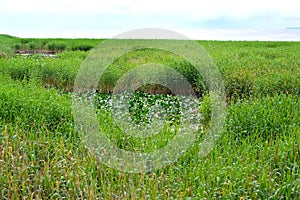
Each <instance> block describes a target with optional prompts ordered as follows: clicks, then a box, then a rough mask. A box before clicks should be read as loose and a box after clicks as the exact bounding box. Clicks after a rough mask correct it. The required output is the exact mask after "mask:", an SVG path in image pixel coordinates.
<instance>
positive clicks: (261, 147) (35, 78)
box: [0, 35, 300, 199]
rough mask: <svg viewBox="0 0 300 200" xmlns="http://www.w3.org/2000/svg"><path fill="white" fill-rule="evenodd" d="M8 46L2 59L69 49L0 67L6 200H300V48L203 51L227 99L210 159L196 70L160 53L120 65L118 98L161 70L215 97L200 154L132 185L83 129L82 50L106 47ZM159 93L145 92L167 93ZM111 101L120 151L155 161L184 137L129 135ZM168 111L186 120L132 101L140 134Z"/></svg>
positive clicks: (148, 98) (143, 97) (155, 98)
mask: <svg viewBox="0 0 300 200" xmlns="http://www.w3.org/2000/svg"><path fill="white" fill-rule="evenodd" d="M2 38H3V39H2ZM0 41H1V42H0V44H2V46H1V45H0V49H1V50H2V49H5V48H7V49H9V48H11V49H13V46H10V45H12V44H16V43H20V44H23V43H24V45H25V44H28V43H30V42H33V43H36V44H37V43H39V42H41V41H47V44H51V43H53V44H59V43H60V44H62V43H63V44H65V51H64V52H60V53H59V54H57V57H55V58H50V57H43V56H39V55H34V56H28V57H23V56H17V55H13V54H6V55H5V57H4V58H0V74H1V75H0V185H1V187H0V199H20V198H22V199H38V198H48V199H62V198H66V199H75V198H79V199H205V198H206V199H241V198H243V199H299V197H300V192H299V191H300V170H299V169H300V167H299V163H300V162H299V150H300V148H299V142H300V102H299V95H300V71H299V70H300V59H299V55H298V52H299V50H300V43H296V42H218V41H199V43H200V44H201V45H203V47H204V48H205V49H206V50H207V51H208V52H209V53H210V55H211V57H212V59H213V60H214V62H215V64H216V65H217V66H218V68H219V70H220V71H221V73H222V76H223V79H224V83H225V86H226V95H227V116H226V122H225V125H224V130H223V133H222V135H221V136H220V138H219V139H218V141H217V143H216V145H215V146H214V148H213V150H212V151H211V152H210V153H209V154H208V155H207V156H205V157H203V158H201V159H199V157H198V151H199V148H200V145H199V144H201V142H202V141H203V139H204V137H205V135H206V134H207V130H208V129H207V128H208V124H209V122H210V117H211V108H210V104H211V102H210V98H209V96H208V95H207V91H206V87H205V84H204V83H203V82H202V79H201V77H199V76H197V75H195V74H194V72H195V71H193V70H190V64H189V63H187V62H186V61H185V60H183V59H181V58H179V57H176V56H175V57H174V55H172V54H170V53H167V52H162V51H154V50H151V49H150V50H140V51H136V52H132V53H129V54H126V55H124V56H123V57H120V58H119V59H118V60H116V61H115V62H114V63H113V64H112V65H111V66H110V67H109V69H108V71H107V72H106V74H105V77H104V78H103V79H102V80H101V81H100V84H103V85H101V86H102V88H105V92H107V93H109V92H111V90H112V88H113V87H114V85H115V82H116V80H117V79H118V78H119V77H121V76H122V75H123V74H124V73H125V72H126V71H128V70H130V69H132V68H133V67H135V66H137V65H139V64H143V63H147V62H153V61H157V62H159V63H161V64H167V65H169V66H172V67H174V68H175V69H177V70H178V71H180V72H181V73H182V74H184V75H185V77H187V79H188V80H189V81H190V82H191V84H192V86H193V88H194V89H195V90H196V91H198V92H199V94H203V95H204V97H203V101H202V102H201V104H200V106H199V110H200V111H201V113H202V115H203V116H202V120H201V126H202V129H201V130H199V131H198V132H197V133H196V136H197V137H196V142H195V143H194V145H193V146H191V147H190V148H189V149H188V150H187V152H186V153H185V154H183V155H182V156H181V157H180V158H179V160H177V161H176V162H174V163H173V164H171V165H169V166H166V167H163V168H161V169H159V170H155V171H152V172H148V173H138V174H134V173H133V174H131V173H125V172H120V171H117V170H115V169H112V168H109V167H107V166H105V165H104V164H102V163H100V162H98V160H97V157H96V155H94V154H93V153H91V152H89V151H88V150H87V148H86V147H85V146H84V144H83V143H82V141H81V140H80V137H79V135H80V133H78V131H76V130H75V126H74V119H73V115H72V108H71V104H72V94H71V93H70V92H71V91H72V90H73V83H74V79H75V76H76V73H77V71H78V69H79V67H80V64H81V62H82V61H83V60H84V58H85V57H86V56H87V55H88V53H89V52H85V49H84V48H83V47H82V48H81V47H80V48H81V49H80V48H79V46H80V45H81V44H86V45H91V46H93V47H95V46H96V45H97V42H99V41H101V40H88V39H85V40H67V39H66V40H65V39H51V40H50V39H49V40H48V39H23V38H11V37H8V36H2V35H0ZM22 41H24V42H23V43H22ZM25 41H27V42H25ZM50 42H51V43H50ZM47 44H46V43H45V45H47ZM76 45H78V48H77V47H76V48H74V49H72V47H74V46H76ZM33 46H34V45H32V47H33ZM28 48H29V47H28ZM73 50H76V51H73ZM78 50H79V51H78ZM12 52H13V51H12ZM155 87H156V88H155ZM155 87H152V86H147V87H145V88H141V90H143V91H146V92H150V93H151V92H153V93H160V92H162V91H163V89H164V88H162V87H158V86H155ZM110 97H111V95H110V94H97V95H96V96H95V97H94V98H95V99H94V100H95V104H96V107H97V109H98V119H99V121H100V125H101V126H102V127H103V128H104V130H105V131H106V134H107V136H108V137H109V138H110V140H111V141H113V143H114V144H115V145H117V146H118V147H120V148H123V149H126V150H129V151H136V152H139V151H140V152H151V151H153V150H155V149H158V148H160V147H162V146H165V145H166V144H167V143H168V142H169V141H170V140H171V139H172V138H173V137H174V132H172V131H170V129H169V126H166V127H165V129H164V130H162V131H161V132H160V133H159V134H158V135H156V136H154V137H149V138H144V139H137V138H134V137H132V136H130V135H128V134H126V132H123V131H121V130H120V128H118V126H116V125H114V124H113V121H112V118H111V114H110V113H109V112H108V111H109V109H110V107H109V103H108V101H109V99H110ZM157 102H160V103H159V104H160V105H162V106H165V109H166V110H168V116H169V118H170V119H175V122H176V120H180V118H177V117H178V110H177V108H178V107H177V106H176V100H175V97H174V96H171V95H166V94H145V93H138V94H136V96H135V97H133V98H132V100H131V103H132V104H131V107H130V109H131V110H130V112H131V113H132V120H133V122H135V123H140V122H141V121H144V122H145V121H147V120H148V118H147V117H146V114H147V112H149V110H150V106H151V105H154V104H156V103H157ZM172 105H173V107H172ZM168 106H169V107H168ZM117 114H118V113H117ZM100 119H102V120H100Z"/></svg>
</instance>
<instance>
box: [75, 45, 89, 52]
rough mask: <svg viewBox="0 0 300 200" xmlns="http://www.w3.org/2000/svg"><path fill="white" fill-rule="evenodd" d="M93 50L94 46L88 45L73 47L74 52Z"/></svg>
mask: <svg viewBox="0 0 300 200" xmlns="http://www.w3.org/2000/svg"><path fill="white" fill-rule="evenodd" d="M92 48H93V46H92V45H88V44H82V45H76V46H73V47H72V51H89V50H91V49H92Z"/></svg>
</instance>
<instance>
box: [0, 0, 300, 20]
mask: <svg viewBox="0 0 300 200" xmlns="http://www.w3.org/2000/svg"><path fill="white" fill-rule="evenodd" d="M0 5H1V8H0V10H2V12H11V13H77V14H83V15H84V14H89V13H101V14H105V13H108V14H125V15H139V16H140V15H149V14H153V15H155V14H159V15H162V16H164V15H169V14H181V15H186V16H185V17H186V18H192V19H196V18H215V17H219V16H226V17H230V18H236V17H242V18H243V17H244V18H245V17H249V16H252V15H256V14H257V13H259V14H264V13H276V14H278V15H280V16H286V17H291V16H292V17H295V16H299V15H300V1H299V0H285V1H282V0H272V1H271V0H264V1H262V0H253V1H249V0H247V1H245V0H171V1H169V0H127V1H125V0H48V1H41V0H1V3H0Z"/></svg>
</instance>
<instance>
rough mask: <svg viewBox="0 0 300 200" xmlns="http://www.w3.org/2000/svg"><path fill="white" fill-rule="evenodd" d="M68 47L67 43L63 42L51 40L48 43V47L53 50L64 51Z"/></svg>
mask: <svg viewBox="0 0 300 200" xmlns="http://www.w3.org/2000/svg"><path fill="white" fill-rule="evenodd" d="M66 47H67V45H66V44H65V43H62V42H50V43H48V44H47V48H48V49H49V50H51V51H63V50H65V49H66Z"/></svg>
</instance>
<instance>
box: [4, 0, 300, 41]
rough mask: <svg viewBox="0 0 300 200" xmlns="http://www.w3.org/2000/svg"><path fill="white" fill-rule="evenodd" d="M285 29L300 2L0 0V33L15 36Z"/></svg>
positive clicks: (299, 21)
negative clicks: (155, 29) (144, 29)
mask: <svg viewBox="0 0 300 200" xmlns="http://www.w3.org/2000/svg"><path fill="white" fill-rule="evenodd" d="M287 27H300V0H272V1H271V0H252V1H250V0H246V1H245V0H171V1H169V0H105V1H104V0H46V1H42V0H0V33H8V34H12V35H16V36H24V35H25V36H27V35H28V34H32V36H33V37H39V36H41V37H47V36H48V37H55V36H57V35H60V34H61V36H64V35H66V36H68V34H69V35H70V36H74V34H76V33H77V34H78V36H79V37H82V35H80V34H84V33H93V31H94V32H95V33H96V32H97V31H98V33H100V32H101V31H102V32H103V33H104V32H105V31H113V30H114V31H116V33H118V31H120V30H131V29H138V28H165V29H171V30H203V29H214V30H215V29H231V30H241V29H242V30H249V29H251V30H261V29H272V30H278V29H282V30H284V29H286V28H287ZM26 34H27V35H26ZM51 34H52V35H51ZM75 36H76V35H75Z"/></svg>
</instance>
